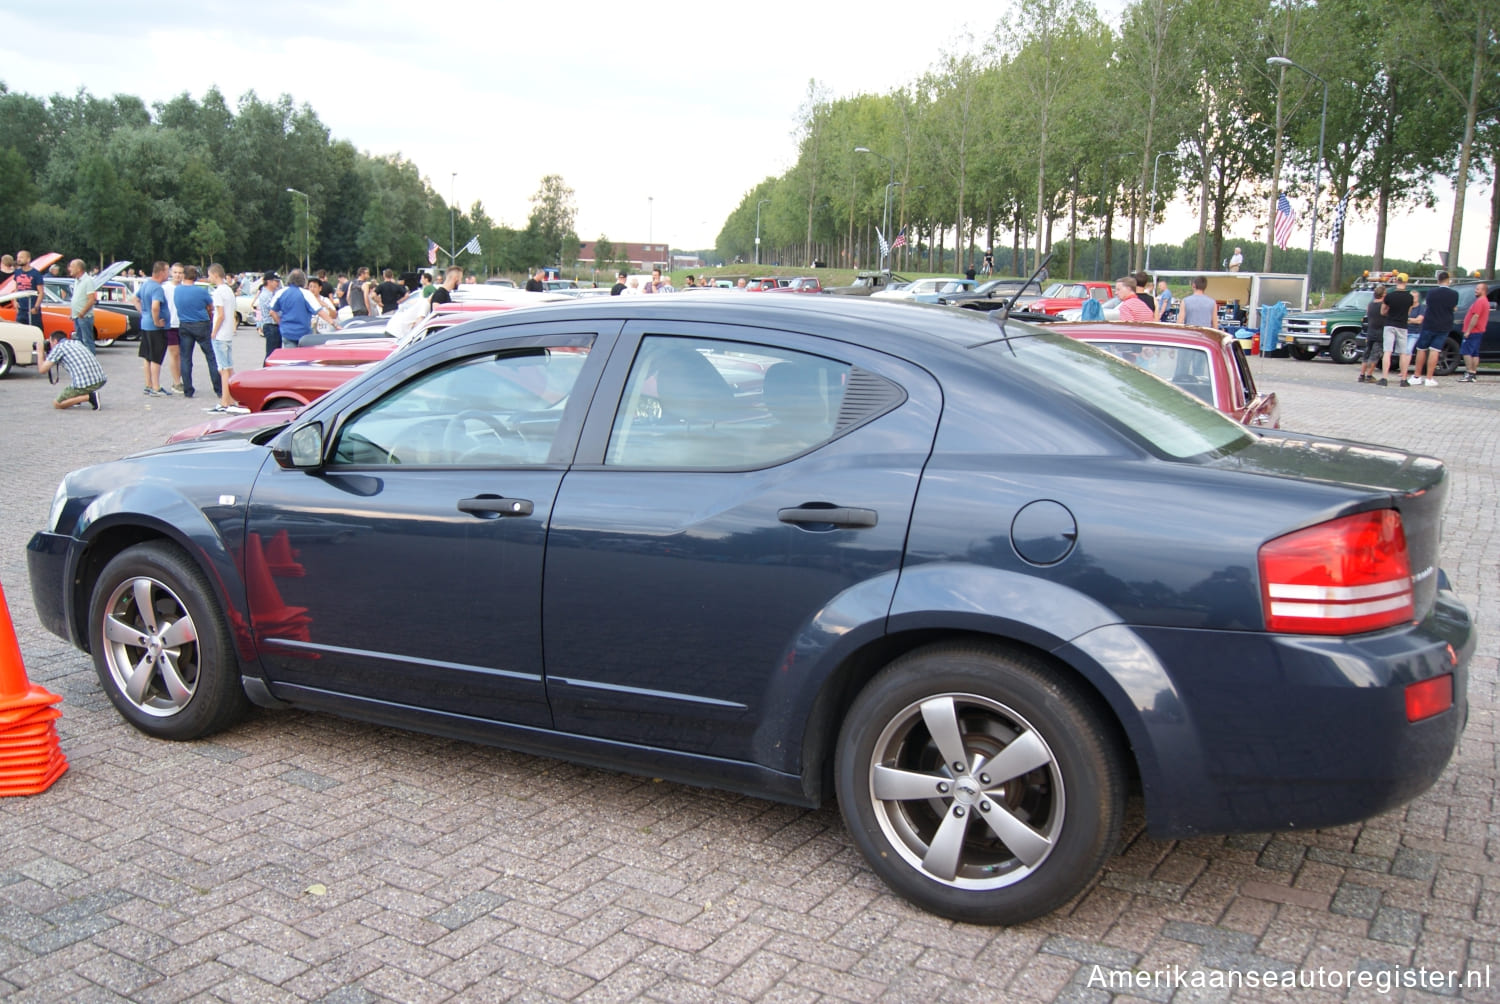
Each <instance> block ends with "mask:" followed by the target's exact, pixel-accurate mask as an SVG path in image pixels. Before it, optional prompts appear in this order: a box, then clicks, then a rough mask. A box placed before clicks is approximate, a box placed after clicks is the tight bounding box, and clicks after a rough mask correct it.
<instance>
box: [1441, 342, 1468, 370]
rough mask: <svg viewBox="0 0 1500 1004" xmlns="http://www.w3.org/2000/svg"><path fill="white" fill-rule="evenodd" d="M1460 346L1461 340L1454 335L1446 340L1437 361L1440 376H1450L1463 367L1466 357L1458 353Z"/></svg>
mask: <svg viewBox="0 0 1500 1004" xmlns="http://www.w3.org/2000/svg"><path fill="white" fill-rule="evenodd" d="M1460 344H1461V343H1460V342H1459V340H1458V339H1457V338H1454V337H1453V336H1452V335H1449V336H1448V337H1447V338H1446V339H1444V341H1443V348H1442V351H1440V352H1439V353H1438V361H1437V372H1438V373H1439V374H1440V375H1442V376H1449V375H1451V374H1453V373H1457V372H1458V371H1459V369H1461V368H1462V367H1463V362H1464V357H1463V356H1462V355H1460V354H1459V351H1458V349H1459V345H1460Z"/></svg>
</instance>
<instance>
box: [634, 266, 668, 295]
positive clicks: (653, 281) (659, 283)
mask: <svg viewBox="0 0 1500 1004" xmlns="http://www.w3.org/2000/svg"><path fill="white" fill-rule="evenodd" d="M641 292H642V293H670V292H672V289H671V286H670V285H669V284H668V283H666V282H664V281H663V280H662V277H661V269H659V268H653V269H652V270H651V278H650V279H649V280H648V281H647V282H646V285H645V286H643V287H642V288H641Z"/></svg>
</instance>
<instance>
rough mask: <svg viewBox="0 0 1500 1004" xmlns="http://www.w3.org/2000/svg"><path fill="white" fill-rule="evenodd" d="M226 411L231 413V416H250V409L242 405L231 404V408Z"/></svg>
mask: <svg viewBox="0 0 1500 1004" xmlns="http://www.w3.org/2000/svg"><path fill="white" fill-rule="evenodd" d="M224 410H225V411H227V412H229V414H231V415H248V414H250V409H249V408H246V407H245V406H244V405H242V404H231V405H230V406H229V407H227V408H225V409H224Z"/></svg>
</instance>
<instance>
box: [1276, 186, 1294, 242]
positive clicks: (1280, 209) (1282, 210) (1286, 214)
mask: <svg viewBox="0 0 1500 1004" xmlns="http://www.w3.org/2000/svg"><path fill="white" fill-rule="evenodd" d="M1294 222H1296V221H1295V219H1294V218H1293V217H1292V202H1291V200H1290V199H1288V198H1287V197H1286V193H1285V192H1282V193H1281V198H1279V199H1277V200H1276V246H1277V247H1279V248H1281V249H1282V250H1283V251H1285V250H1286V246H1287V244H1289V243H1291V240H1292V224H1293V223H1294Z"/></svg>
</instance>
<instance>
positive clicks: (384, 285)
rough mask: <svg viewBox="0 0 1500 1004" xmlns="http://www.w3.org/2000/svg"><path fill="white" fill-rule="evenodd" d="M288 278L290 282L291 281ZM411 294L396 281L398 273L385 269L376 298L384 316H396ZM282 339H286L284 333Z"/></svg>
mask: <svg viewBox="0 0 1500 1004" xmlns="http://www.w3.org/2000/svg"><path fill="white" fill-rule="evenodd" d="M290 278H291V277H290V276H288V281H290ZM408 292H410V290H408V289H407V288H406V287H405V286H404V285H402V284H401V283H399V282H397V281H396V273H395V272H393V271H391V270H390V269H384V270H383V271H382V272H381V273H380V285H378V286H376V287H375V298H376V299H377V300H379V301H380V312H381V313H382V314H394V313H395V312H396V308H397V307H398V306H400V304H401V301H402V300H404V299H406V294H407V293H408ZM281 334H282V338H285V337H286V332H285V331H283V332H282V333H281Z"/></svg>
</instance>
